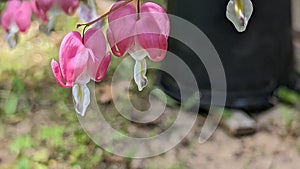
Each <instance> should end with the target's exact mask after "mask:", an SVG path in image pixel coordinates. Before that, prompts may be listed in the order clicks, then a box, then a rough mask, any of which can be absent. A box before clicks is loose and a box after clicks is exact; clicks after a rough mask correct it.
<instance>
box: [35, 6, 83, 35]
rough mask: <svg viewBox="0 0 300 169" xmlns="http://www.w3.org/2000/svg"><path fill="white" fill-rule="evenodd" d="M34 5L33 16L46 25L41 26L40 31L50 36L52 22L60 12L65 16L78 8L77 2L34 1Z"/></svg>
mask: <svg viewBox="0 0 300 169" xmlns="http://www.w3.org/2000/svg"><path fill="white" fill-rule="evenodd" d="M35 4H36V5H35V6H36V10H35V14H36V15H37V16H39V17H40V18H41V19H42V20H43V22H44V23H47V24H46V25H43V24H41V25H40V30H41V31H42V32H45V33H46V34H50V32H51V30H52V28H53V24H54V21H55V19H56V17H57V16H58V15H59V14H60V13H61V11H63V12H64V13H65V14H67V15H72V14H74V13H75V11H76V9H77V8H78V6H79V0H35Z"/></svg>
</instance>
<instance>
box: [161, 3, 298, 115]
mask: <svg viewBox="0 0 300 169" xmlns="http://www.w3.org/2000/svg"><path fill="white" fill-rule="evenodd" d="M228 2H229V0H185V1H183V0H169V2H168V10H169V11H168V12H169V13H170V14H173V15H176V16H179V17H182V18H184V19H186V20H188V21H190V22H192V23H193V24H195V25H196V26H197V27H198V28H199V29H200V30H202V31H203V32H204V33H205V34H206V36H207V37H208V38H209V39H210V41H211V42H212V44H213V45H214V47H215V48H216V50H217V52H218V54H219V56H220V58H221V61H222V63H223V66H224V69H225V74H226V78H227V101H226V106H227V107H229V108H243V109H259V108H264V107H266V106H269V105H270V99H271V98H272V96H273V94H274V91H276V89H277V88H278V87H279V86H280V85H284V84H286V83H288V82H289V81H290V78H291V76H292V74H293V72H294V65H293V59H294V57H293V48H292V29H291V2H290V1H289V0H252V3H253V6H254V12H253V15H252V17H251V19H250V21H249V24H248V28H247V30H246V31H245V32H243V33H238V32H237V31H236V29H235V28H234V26H233V25H232V23H231V22H230V21H229V20H228V19H227V18H226V15H225V14H226V6H227V4H228ZM169 50H170V51H171V52H173V53H175V54H177V55H179V57H180V58H182V59H183V60H184V61H185V62H186V63H187V64H188V65H189V67H190V68H191V69H192V70H193V73H194V75H195V76H196V79H197V83H198V86H199V89H200V92H201V94H202V97H201V102H200V104H201V106H202V107H206V106H209V105H210V100H211V89H210V82H209V78H208V74H207V72H206V70H205V68H204V65H203V64H202V62H201V61H200V60H198V61H197V58H198V57H197V56H195V54H194V53H193V51H191V50H190V49H189V48H188V47H186V46H185V45H184V44H181V42H180V41H178V40H175V39H172V38H171V39H170V41H169ZM174 66H176V65H174ZM160 85H161V86H162V87H163V88H164V90H165V92H166V93H167V94H169V95H170V96H172V97H174V98H175V99H177V100H179V99H180V92H179V91H178V88H177V85H176V83H175V82H174V81H173V80H172V78H170V77H169V76H168V75H167V74H161V76H160ZM186 87H188V86H186ZM218 92H224V91H218ZM212 104H214V103H212Z"/></svg>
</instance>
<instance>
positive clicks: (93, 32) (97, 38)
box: [51, 28, 111, 116]
mask: <svg viewBox="0 0 300 169" xmlns="http://www.w3.org/2000/svg"><path fill="white" fill-rule="evenodd" d="M110 60H111V55H110V54H107V53H106V40H105V37H104V34H103V32H102V30H100V29H97V28H92V29H89V30H88V31H87V32H86V33H85V36H84V42H82V37H81V35H80V33H79V32H75V31H74V32H70V33H68V34H67V35H66V36H65V37H64V39H63V41H62V43H61V46H60V51H59V63H58V62H56V61H55V60H52V62H51V67H52V71H53V74H54V76H55V78H56V81H57V82H58V84H59V85H60V86H62V87H64V88H71V87H72V88H73V89H72V93H73V97H74V101H75V109H76V111H77V113H79V114H80V115H82V116H83V115H84V114H85V112H86V109H87V107H88V105H89V103H90V98H89V95H90V92H89V90H88V88H87V86H86V84H87V83H88V82H89V81H90V80H91V79H92V80H94V81H96V82H99V81H101V80H102V79H103V78H104V76H105V73H106V71H107V68H108V66H109V63H110Z"/></svg>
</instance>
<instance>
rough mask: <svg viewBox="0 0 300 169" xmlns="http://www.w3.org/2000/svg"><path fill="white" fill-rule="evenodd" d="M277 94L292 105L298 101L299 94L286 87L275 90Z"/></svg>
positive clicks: (299, 98)
mask: <svg viewBox="0 0 300 169" xmlns="http://www.w3.org/2000/svg"><path fill="white" fill-rule="evenodd" d="M277 95H278V97H279V98H280V99H281V100H283V101H284V102H287V103H290V104H294V105H295V104H298V103H300V95H299V94H298V93H296V92H295V91H293V90H290V89H288V88H286V87H281V88H279V89H278V91H277Z"/></svg>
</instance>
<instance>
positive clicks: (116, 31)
mask: <svg viewBox="0 0 300 169" xmlns="http://www.w3.org/2000/svg"><path fill="white" fill-rule="evenodd" d="M121 3H124V1H120V2H117V3H115V4H114V5H113V7H112V9H113V8H115V7H116V6H118V5H120V4H121ZM108 22H109V29H108V30H107V37H108V41H109V44H110V46H111V50H112V52H113V54H114V55H116V56H119V57H120V56H124V54H126V53H127V52H129V50H131V52H133V51H132V50H135V49H145V50H146V52H147V54H148V56H149V58H150V59H151V60H152V61H156V62H157V61H161V60H162V59H163V58H164V57H165V56H166V51H167V46H168V42H167V41H168V36H169V33H170V21H169V17H168V15H167V14H166V12H165V10H164V9H163V8H162V7H160V6H159V5H157V4H155V3H152V2H147V3H144V4H143V5H142V6H141V10H140V13H139V14H138V13H137V10H136V8H135V7H134V6H133V5H132V4H131V3H129V4H127V5H126V6H124V7H122V8H121V9H118V10H116V11H114V12H112V13H111V14H110V15H109V16H108Z"/></svg>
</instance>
